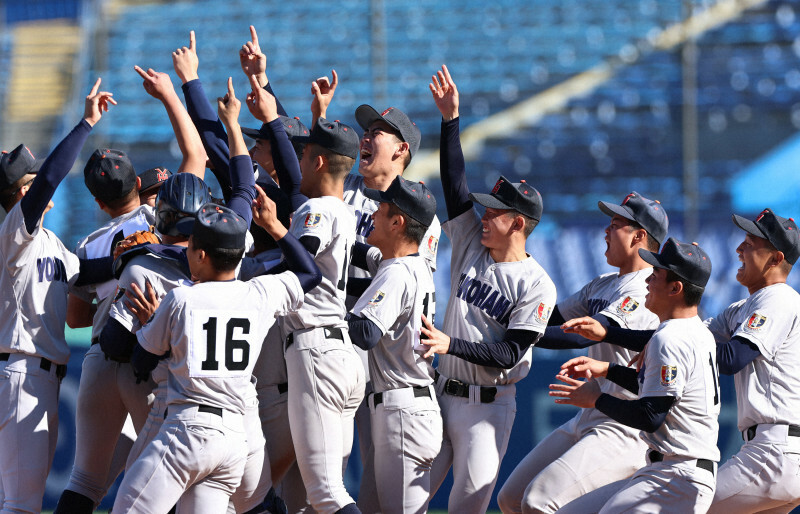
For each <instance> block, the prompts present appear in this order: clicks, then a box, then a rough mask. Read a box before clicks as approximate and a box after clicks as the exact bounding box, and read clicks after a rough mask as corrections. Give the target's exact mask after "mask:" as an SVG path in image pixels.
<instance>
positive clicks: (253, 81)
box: [250, 75, 261, 93]
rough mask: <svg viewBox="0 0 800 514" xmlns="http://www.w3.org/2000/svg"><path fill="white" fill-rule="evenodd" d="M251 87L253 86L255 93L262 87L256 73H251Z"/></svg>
mask: <svg viewBox="0 0 800 514" xmlns="http://www.w3.org/2000/svg"><path fill="white" fill-rule="evenodd" d="M250 87H251V88H253V93H257V92H258V91H259V90H260V89H261V85H260V84H259V83H258V79H257V78H256V76H255V75H250Z"/></svg>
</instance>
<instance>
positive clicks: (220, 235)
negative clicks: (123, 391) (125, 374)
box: [114, 194, 320, 512]
mask: <svg viewBox="0 0 800 514" xmlns="http://www.w3.org/2000/svg"><path fill="white" fill-rule="evenodd" d="M256 212H257V214H256V218H257V219H258V220H261V221H260V223H262V226H264V228H265V229H267V230H268V232H269V233H270V234H271V235H272V236H273V238H275V239H276V240H277V241H278V242H279V244H280V245H281V248H282V250H283V252H284V254H285V255H286V257H287V266H288V267H289V272H286V273H283V274H281V275H277V276H264V277H257V278H255V279H252V280H250V281H248V282H241V281H237V280H235V278H236V267H237V266H238V264H239V261H240V260H241V257H242V254H243V253H244V247H245V234H246V232H247V228H248V226H249V219H242V218H241V217H240V216H238V215H237V214H236V212H234V211H232V210H230V209H228V208H226V207H220V206H216V205H214V204H206V205H205V206H204V207H202V208H201V209H200V212H199V213H198V215H197V219H196V221H195V220H193V219H192V218H186V219H184V220H182V221H180V222H179V224H185V223H186V222H189V223H191V224H192V229H191V234H192V235H191V238H190V240H189V249H188V251H187V259H188V264H189V268H190V270H191V274H192V277H193V279H194V282H195V284H194V285H193V286H191V287H180V288H175V289H173V290H172V291H170V292H169V293H167V295H166V296H165V297H164V299H163V301H162V302H161V304H160V305H159V308H158V309H157V310H156V313H155V315H154V316H153V318H152V319H151V320H150V321H149V322H148V323H147V324H146V325H145V326H144V327H142V329H141V330H140V331H139V332H138V334H137V339H138V342H139V343H138V345H137V347H136V348H135V349H134V354H133V363H134V368H135V369H136V371H137V373H138V374H140V375H142V374H146V373H148V372H149V371H150V370H152V369H153V368H155V366H156V365H157V363H158V360H159V358H160V356H162V355H164V354H166V353H167V352H169V353H170V354H169V356H168V357H167V358H166V360H167V362H168V365H169V377H170V379H169V384H170V391H169V393H168V397H167V415H166V419H165V420H164V424H163V425H162V426H161V429H160V431H159V434H158V436H157V437H156V439H155V440H154V441H153V442H151V443H150V444H149V445H148V446H147V447H146V448H145V449H144V451H143V453H142V454H141V455H140V457H139V458H138V459H137V460H136V462H135V463H134V464H133V466H132V467H131V468H130V470H129V471H128V473H127V474H126V475H125V478H124V479H123V483H122V485H121V486H120V491H119V493H118V494H117V499H116V501H115V503H114V510H115V511H120V512H152V511H155V512H165V511H166V510H168V509H169V508H170V507H171V506H172V505H173V504H174V503H175V502H176V501H177V500H178V498H179V497H181V495H183V497H182V498H181V502H180V504H179V505H178V511H179V512H221V511H223V510H225V508H226V507H227V504H228V500H229V496H230V495H231V494H232V493H233V491H234V490H235V488H236V487H237V485H238V483H239V481H240V479H241V476H242V473H243V470H244V464H245V460H246V454H247V442H246V436H245V428H244V411H245V398H244V396H243V394H242V391H243V390H246V388H247V387H248V385H249V384H250V383H251V376H252V370H253V366H254V364H255V360H256V358H257V357H258V354H259V352H260V350H261V344H262V342H263V340H264V338H265V336H266V333H267V330H268V329H269V327H270V326H271V325H272V324H273V323H274V321H273V317H274V316H277V315H278V314H281V313H287V312H289V311H291V310H295V309H298V308H299V307H300V306H301V305H302V302H303V295H304V293H305V292H306V291H308V290H310V289H312V288H313V287H315V286H316V285H317V284H319V281H320V273H319V269H318V268H317V267H316V265H315V264H314V262H313V259H311V257H310V256H309V255H308V253H307V252H306V250H305V248H303V247H302V246H301V245H300V244H299V243H298V242H297V240H296V239H294V238H293V237H292V236H291V235H288V236H287V231H286V228H285V227H283V225H281V223H280V222H279V221H278V220H277V217H276V216H275V213H274V205H272V206H270V204H269V200H268V199H267V198H266V196H265V195H263V194H262V195H260V197H259V205H258V207H257V211H256ZM181 230H182V231H183V230H185V229H183V228H182V229H181ZM220 299H224V301H223V302H220ZM255 306H259V308H256V307H255ZM265 314H266V315H265ZM186 457H192V458H191V459H189V461H188V462H187V460H186ZM176 470H178V472H177V473H176ZM184 492H185V494H184Z"/></svg>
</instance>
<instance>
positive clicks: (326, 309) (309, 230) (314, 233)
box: [281, 196, 355, 335]
mask: <svg viewBox="0 0 800 514" xmlns="http://www.w3.org/2000/svg"><path fill="white" fill-rule="evenodd" d="M289 232H290V233H291V234H292V235H293V236H295V237H296V238H297V239H302V238H303V237H306V236H308V237H314V238H317V239H318V240H319V248H318V249H317V254H316V255H315V256H314V262H316V263H317V266H319V269H320V271H321V272H322V282H321V283H320V285H318V286H317V287H315V288H314V289H312V290H311V291H309V293H308V294H307V295H306V298H305V303H304V304H303V306H302V308H300V309H298V310H297V311H296V312H291V313H289V314H287V315H286V316H284V317H283V318H281V330H282V331H283V333H284V335H288V334H290V333H291V332H294V331H296V330H302V329H304V328H313V327H325V326H328V327H340V328H347V322H346V321H344V316H345V313H346V312H347V311H346V309H345V305H344V302H345V289H346V285H347V266H348V264H349V263H350V252H351V251H352V246H353V241H354V240H355V216H354V215H353V210H352V208H351V207H350V206H348V205H347V204H345V203H344V202H342V201H341V200H340V199H338V198H336V197H334V196H323V197H320V198H311V199H309V200H308V201H307V202H305V203H304V204H303V205H301V206H300V207H299V208H298V209H297V210H296V211H295V212H294V214H293V215H292V225H291V227H290V228H289Z"/></svg>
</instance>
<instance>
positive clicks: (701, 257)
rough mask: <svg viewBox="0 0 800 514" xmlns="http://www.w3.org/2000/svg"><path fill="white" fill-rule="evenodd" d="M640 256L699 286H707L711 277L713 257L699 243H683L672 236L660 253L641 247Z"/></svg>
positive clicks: (657, 266) (655, 265)
mask: <svg viewBox="0 0 800 514" xmlns="http://www.w3.org/2000/svg"><path fill="white" fill-rule="evenodd" d="M639 256H640V257H641V258H642V259H644V261H645V262H647V263H649V264H652V265H653V266H654V267H656V268H662V269H666V270H670V271H672V272H673V273H675V274H676V275H678V276H679V277H681V278H682V279H684V280H686V281H687V282H689V283H690V284H694V285H696V286H698V287H703V288H705V287H706V284H707V283H708V279H709V278H710V277H711V259H710V258H709V257H708V254H707V253H706V252H705V251H703V249H702V248H700V245H698V244H697V243H682V242H680V241H678V240H677V239H675V238H674V237H670V238H669V239H668V240H667V242H666V243H664V248H662V249H661V252H660V253H655V252H649V251H647V250H645V249H643V248H640V249H639Z"/></svg>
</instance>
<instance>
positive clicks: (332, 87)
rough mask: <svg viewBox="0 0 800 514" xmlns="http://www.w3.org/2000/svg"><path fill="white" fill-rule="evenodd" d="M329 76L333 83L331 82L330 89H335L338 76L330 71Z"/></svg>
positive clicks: (334, 71) (333, 71)
mask: <svg viewBox="0 0 800 514" xmlns="http://www.w3.org/2000/svg"><path fill="white" fill-rule="evenodd" d="M331 76H332V77H333V82H331V89H336V85H337V84H338V83H339V75H337V74H336V70H331Z"/></svg>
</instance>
